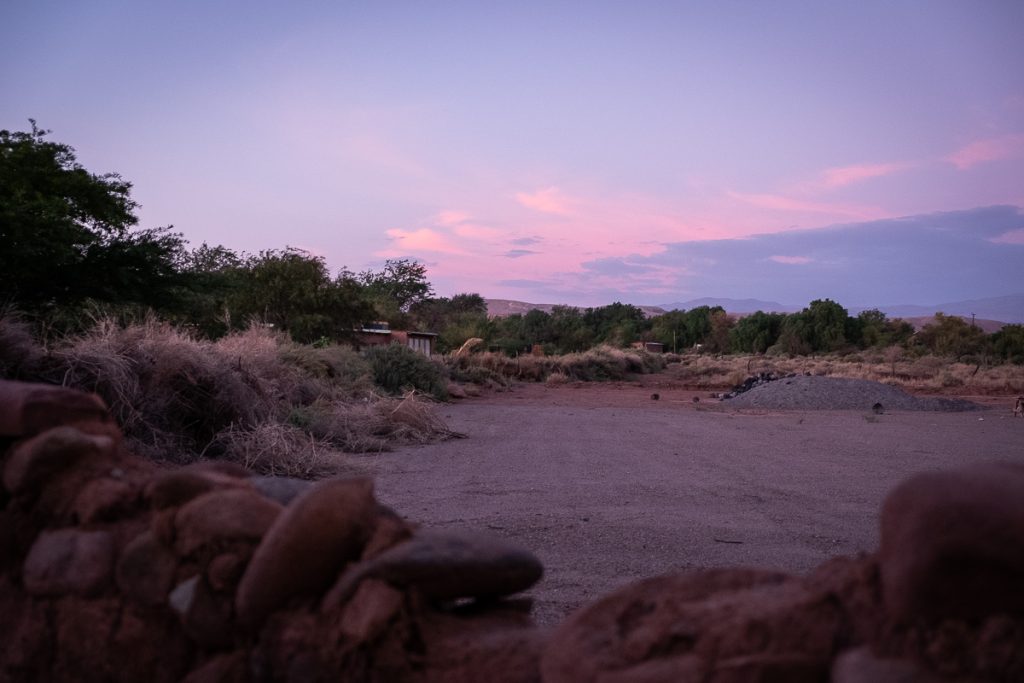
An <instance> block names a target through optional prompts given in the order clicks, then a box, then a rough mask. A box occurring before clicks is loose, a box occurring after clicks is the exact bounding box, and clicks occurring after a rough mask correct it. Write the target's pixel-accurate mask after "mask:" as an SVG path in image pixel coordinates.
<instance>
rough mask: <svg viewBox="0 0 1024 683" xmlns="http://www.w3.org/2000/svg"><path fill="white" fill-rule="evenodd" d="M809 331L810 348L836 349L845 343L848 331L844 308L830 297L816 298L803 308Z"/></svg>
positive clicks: (817, 349)
mask: <svg viewBox="0 0 1024 683" xmlns="http://www.w3.org/2000/svg"><path fill="white" fill-rule="evenodd" d="M803 314H804V315H805V316H806V319H807V324H808V331H809V332H810V339H809V341H810V344H811V349H812V350H814V351H838V350H839V349H841V348H843V347H844V346H846V344H847V333H848V332H849V331H850V324H849V318H850V316H849V315H848V314H847V312H846V309H845V308H843V307H842V306H840V305H839V304H837V303H836V302H835V301H832V300H831V299H816V300H814V301H812V302H811V304H810V306H808V307H807V308H805V309H804V310H803Z"/></svg>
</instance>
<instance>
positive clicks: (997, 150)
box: [945, 133, 1024, 171]
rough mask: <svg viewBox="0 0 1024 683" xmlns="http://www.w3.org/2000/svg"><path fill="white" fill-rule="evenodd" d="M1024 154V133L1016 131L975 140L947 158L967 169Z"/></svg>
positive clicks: (958, 166)
mask: <svg viewBox="0 0 1024 683" xmlns="http://www.w3.org/2000/svg"><path fill="white" fill-rule="evenodd" d="M1022 154H1024V134H1022V133H1015V134H1012V135H1004V136H1002V137H998V138H988V139H985V140H975V141H974V142H972V143H970V144H968V145H964V146H963V147H961V148H960V149H958V150H957V151H955V152H953V153H952V154H950V155H949V156H947V157H946V159H945V160H946V161H948V162H949V163H951V164H953V165H954V166H956V167H957V168H958V169H960V170H961V171H966V170H968V169H970V168H973V167H975V166H977V165H978V164H984V163H986V162H989V161H998V160H999V159H1009V158H1012V157H1017V156H1020V155H1022Z"/></svg>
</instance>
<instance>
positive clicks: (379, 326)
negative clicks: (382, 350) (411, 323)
mask: <svg viewBox="0 0 1024 683" xmlns="http://www.w3.org/2000/svg"><path fill="white" fill-rule="evenodd" d="M436 341H437V333H436V332H413V331H410V330H392V329H391V326H390V325H388V323H386V322H374V323H370V324H369V325H367V326H366V327H364V328H362V329H360V330H359V331H358V332H357V333H356V343H357V344H358V345H359V346H387V345H388V344H402V345H403V346H408V347H409V348H410V349H412V350H413V351H419V352H420V353H422V354H423V355H424V356H427V357H428V358H429V357H430V356H431V355H432V354H433V353H434V343H435V342H436Z"/></svg>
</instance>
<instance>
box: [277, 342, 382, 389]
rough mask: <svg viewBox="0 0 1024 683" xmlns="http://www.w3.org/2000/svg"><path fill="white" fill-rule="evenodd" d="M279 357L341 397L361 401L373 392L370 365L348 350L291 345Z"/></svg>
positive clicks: (333, 346) (351, 350) (354, 351)
mask: <svg viewBox="0 0 1024 683" xmlns="http://www.w3.org/2000/svg"><path fill="white" fill-rule="evenodd" d="M282 356H283V358H284V360H285V361H286V362H290V363H294V364H295V365H296V366H298V367H299V368H301V369H302V371H303V372H305V373H306V374H308V375H310V376H311V377H315V378H316V379H318V380H322V381H323V382H324V383H326V384H328V385H330V386H331V387H332V388H333V389H334V390H336V391H338V392H341V393H342V394H344V395H347V396H351V397H364V396H367V395H368V394H370V393H372V392H373V370H372V368H371V367H370V363H369V362H368V361H367V360H366V358H364V357H363V356H362V355H361V354H360V353H359V352H357V351H356V350H355V349H353V348H351V347H349V346H339V345H336V344H329V345H325V346H320V347H313V346H305V345H302V344H291V345H289V346H288V347H286V348H285V349H283V350H282Z"/></svg>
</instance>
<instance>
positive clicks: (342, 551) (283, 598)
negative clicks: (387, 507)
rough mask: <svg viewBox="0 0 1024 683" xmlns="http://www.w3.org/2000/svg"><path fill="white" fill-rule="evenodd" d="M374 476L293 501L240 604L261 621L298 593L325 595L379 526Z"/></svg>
mask: <svg viewBox="0 0 1024 683" xmlns="http://www.w3.org/2000/svg"><path fill="white" fill-rule="evenodd" d="M376 513H377V502H376V501H375V500H374V498H373V481H372V480H370V479H365V478H351V479H331V480H328V481H322V482H320V483H318V484H316V485H315V486H313V487H311V488H310V489H309V490H307V491H306V492H305V493H303V494H301V495H300V496H299V497H298V498H296V499H295V500H293V501H292V502H291V503H290V504H289V505H288V507H287V508H285V511H284V513H283V514H282V515H281V516H280V517H278V519H277V520H276V522H275V523H274V525H273V527H271V528H270V530H269V531H268V532H267V534H266V536H264V538H263V540H262V542H261V543H260V545H259V547H258V548H256V552H255V554H254V555H253V558H252V561H251V562H250V563H249V566H248V568H247V569H246V571H245V574H244V575H243V576H242V580H241V583H240V584H239V586H238V593H237V597H236V608H237V611H238V616H239V619H240V620H241V621H242V623H244V624H248V625H250V626H256V625H258V624H259V623H261V622H262V621H263V619H265V618H266V616H267V615H268V614H270V613H271V612H272V611H274V610H275V609H277V608H279V607H281V606H283V605H284V604H285V603H287V602H288V600H290V599H291V598H293V597H295V596H298V595H303V594H305V595H320V594H322V592H323V591H324V590H325V589H327V588H328V587H329V586H330V585H331V583H332V582H333V581H334V579H335V577H336V576H337V575H338V573H339V572H340V571H341V570H342V569H343V568H344V567H345V565H346V564H348V563H349V562H352V561H354V560H356V559H358V558H359V556H360V553H362V550H363V547H364V546H365V545H366V541H367V539H368V538H369V537H370V533H371V531H372V530H373V527H374V519H375V516H376Z"/></svg>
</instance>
